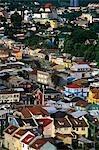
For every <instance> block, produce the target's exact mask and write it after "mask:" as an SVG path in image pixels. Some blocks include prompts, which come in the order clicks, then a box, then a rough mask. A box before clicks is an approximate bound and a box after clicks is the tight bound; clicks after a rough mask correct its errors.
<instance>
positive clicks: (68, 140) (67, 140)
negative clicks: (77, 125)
mask: <svg viewBox="0 0 99 150" xmlns="http://www.w3.org/2000/svg"><path fill="white" fill-rule="evenodd" d="M63 142H64V144H70V145H71V144H72V137H67V138H65V139H64V140H63Z"/></svg>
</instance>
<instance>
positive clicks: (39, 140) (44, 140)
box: [31, 138, 52, 150]
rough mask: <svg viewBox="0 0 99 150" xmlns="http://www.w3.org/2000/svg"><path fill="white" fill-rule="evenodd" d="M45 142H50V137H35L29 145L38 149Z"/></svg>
mask: <svg viewBox="0 0 99 150" xmlns="http://www.w3.org/2000/svg"><path fill="white" fill-rule="evenodd" d="M47 142H50V143H52V140H51V138H41V139H37V140H36V141H35V142H34V143H33V144H32V145H31V147H32V148H34V149H36V150H37V149H40V148H41V147H42V146H43V145H44V144H46V143H47Z"/></svg>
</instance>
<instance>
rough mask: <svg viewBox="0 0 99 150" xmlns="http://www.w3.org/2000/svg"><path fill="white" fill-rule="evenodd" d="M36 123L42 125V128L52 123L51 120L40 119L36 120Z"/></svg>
mask: <svg viewBox="0 0 99 150" xmlns="http://www.w3.org/2000/svg"><path fill="white" fill-rule="evenodd" d="M36 121H37V122H38V124H39V125H42V126H43V127H46V126H48V125H49V124H50V123H51V122H52V119H49V118H44V119H43V118H42V119H37V120H36Z"/></svg>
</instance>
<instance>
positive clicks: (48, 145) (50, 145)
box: [40, 142, 57, 150]
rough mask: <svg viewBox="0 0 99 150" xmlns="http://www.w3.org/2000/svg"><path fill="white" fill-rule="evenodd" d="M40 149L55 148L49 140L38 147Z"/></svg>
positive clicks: (51, 149)
mask: <svg viewBox="0 0 99 150" xmlns="http://www.w3.org/2000/svg"><path fill="white" fill-rule="evenodd" d="M40 150H57V149H56V147H55V146H54V145H53V144H51V143H50V142H47V143H46V144H44V145H43V146H42V147H41V148H40Z"/></svg>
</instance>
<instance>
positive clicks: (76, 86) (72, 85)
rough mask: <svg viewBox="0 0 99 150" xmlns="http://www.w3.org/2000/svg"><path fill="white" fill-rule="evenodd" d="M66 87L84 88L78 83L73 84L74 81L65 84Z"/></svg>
mask: <svg viewBox="0 0 99 150" xmlns="http://www.w3.org/2000/svg"><path fill="white" fill-rule="evenodd" d="M66 87H67V88H84V86H82V85H78V84H74V83H72V84H70V85H67V86H66Z"/></svg>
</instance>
